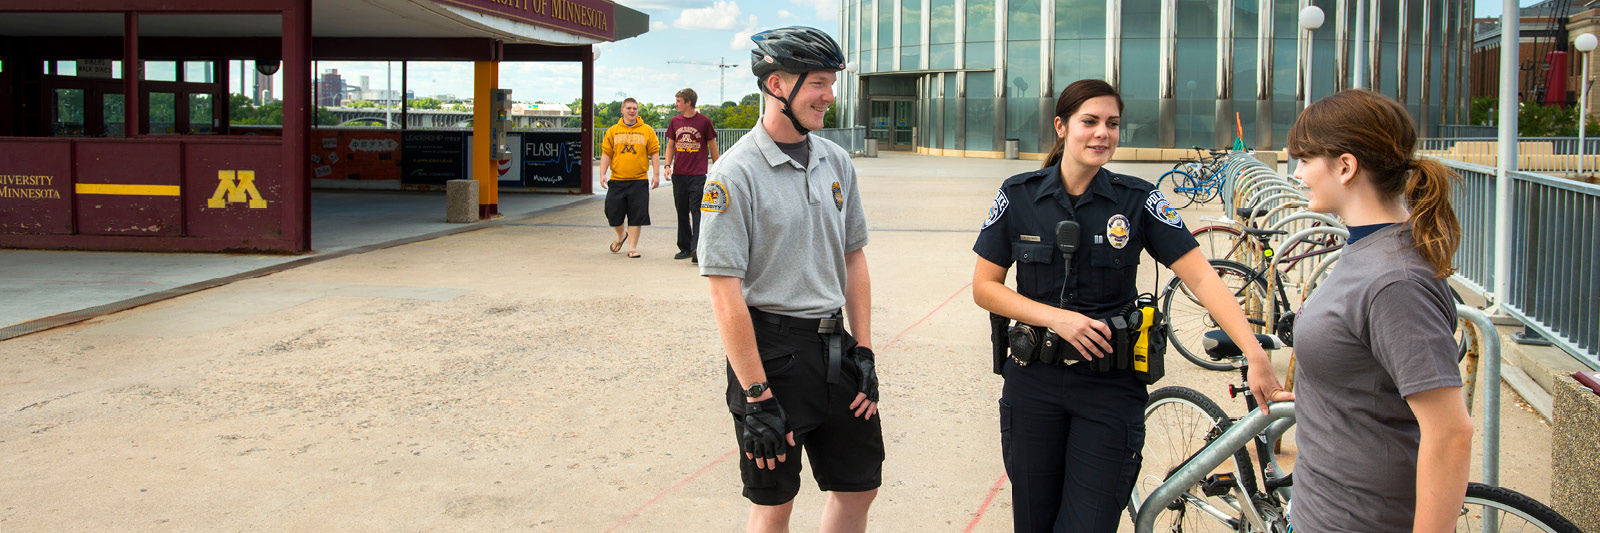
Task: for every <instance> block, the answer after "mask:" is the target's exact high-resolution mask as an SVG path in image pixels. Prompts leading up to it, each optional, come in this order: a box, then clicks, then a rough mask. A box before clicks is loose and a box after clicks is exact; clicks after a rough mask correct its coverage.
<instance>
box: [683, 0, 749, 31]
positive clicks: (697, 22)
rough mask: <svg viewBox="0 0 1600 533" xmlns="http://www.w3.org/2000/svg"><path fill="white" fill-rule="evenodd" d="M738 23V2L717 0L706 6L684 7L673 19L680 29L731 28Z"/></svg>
mask: <svg viewBox="0 0 1600 533" xmlns="http://www.w3.org/2000/svg"><path fill="white" fill-rule="evenodd" d="M738 23H739V4H736V3H733V2H729V1H726V0H718V1H717V2H716V3H714V4H711V5H709V6H706V7H701V8H695V9H685V10H683V12H682V13H680V14H679V15H678V20H676V21H673V23H672V25H673V27H676V28H678V29H680V30H731V29H733V27H734V25H736V24H738Z"/></svg>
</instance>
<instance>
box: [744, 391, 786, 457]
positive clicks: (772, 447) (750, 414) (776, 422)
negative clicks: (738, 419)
mask: <svg viewBox="0 0 1600 533" xmlns="http://www.w3.org/2000/svg"><path fill="white" fill-rule="evenodd" d="M788 434H789V416H788V415H785V414H784V413H783V406H781V405H778V399H777V398H767V399H765V400H762V401H759V402H745V404H744V432H743V433H742V434H741V435H739V443H740V444H742V445H743V446H744V451H745V452H748V453H750V454H752V455H754V456H755V458H756V459H774V458H777V457H778V456H779V455H786V454H788V453H789V440H788V438H787V437H786V436H787V435H788Z"/></svg>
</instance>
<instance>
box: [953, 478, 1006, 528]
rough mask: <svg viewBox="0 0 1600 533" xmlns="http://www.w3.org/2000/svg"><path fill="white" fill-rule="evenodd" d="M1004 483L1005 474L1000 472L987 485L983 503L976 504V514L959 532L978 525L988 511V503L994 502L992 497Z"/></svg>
mask: <svg viewBox="0 0 1600 533" xmlns="http://www.w3.org/2000/svg"><path fill="white" fill-rule="evenodd" d="M1005 483H1006V475H1005V474H1000V479H996V480H994V486H993V487H989V495H988V496H986V497H984V498H983V505H979V506H978V516H974V517H972V522H969V523H967V528H966V529H963V530H961V533H972V530H973V529H974V528H977V527H978V522H979V521H982V520H983V513H986V512H988V511H989V504H990V503H993V502H994V497H995V496H996V495H998V494H1000V487H1001V486H1003V485H1005Z"/></svg>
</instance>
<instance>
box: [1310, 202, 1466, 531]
mask: <svg viewBox="0 0 1600 533" xmlns="http://www.w3.org/2000/svg"><path fill="white" fill-rule="evenodd" d="M1321 287H1322V288H1320V289H1318V290H1317V292H1315V293H1313V294H1312V296H1311V298H1310V299H1309V300H1307V301H1306V303H1305V307H1304V308H1302V309H1301V311H1300V317H1299V319H1298V320H1296V324H1295V360H1296V367H1295V375H1294V379H1295V398H1296V401H1295V415H1296V417H1297V418H1298V422H1297V423H1296V429H1295V432H1296V437H1295V443H1296V444H1297V445H1298V446H1299V449H1300V453H1299V459H1298V460H1297V462H1296V463H1295V469H1294V487H1295V497H1294V508H1293V513H1292V515H1291V520H1292V521H1293V523H1294V528H1295V530H1304V531H1318V532H1322V531H1334V532H1339V531H1373V532H1377V531H1385V532H1387V531H1410V530H1411V526H1412V521H1413V519H1414V516H1415V512H1416V501H1417V499H1416V474H1417V446H1418V444H1419V443H1420V441H1421V436H1422V433H1421V430H1420V429H1418V427H1417V419H1416V415H1415V414H1413V413H1412V412H1411V406H1410V405H1409V404H1407V403H1406V400H1405V397H1406V396H1410V395H1412V394H1416V393H1419V392H1425V391H1430V390H1434V389H1439V388H1443V387H1459V386H1461V371H1460V369H1459V368H1458V367H1457V359H1456V341H1455V338H1454V337H1453V333H1452V331H1453V329H1454V327H1455V321H1456V312H1455V301H1454V299H1452V298H1451V297H1450V289H1449V286H1448V285H1447V284H1446V282H1445V280H1443V279H1438V278H1434V277H1433V267H1431V266H1429V265H1428V263H1427V262H1426V261H1424V260H1423V259H1422V256H1421V255H1419V254H1418V253H1417V252H1416V249H1415V244H1414V241H1413V240H1412V236H1411V230H1410V229H1409V226H1408V225H1407V224H1394V225H1391V226H1389V227H1387V228H1383V229H1381V230H1378V231H1377V232H1376V233H1373V234H1372V235H1369V236H1367V237H1365V238H1362V239H1361V240H1360V241H1358V242H1356V243H1354V244H1351V245H1349V246H1346V247H1345V248H1344V252H1343V253H1342V255H1341V257H1340V258H1339V262H1338V264H1337V265H1336V266H1335V267H1334V269H1333V272H1332V273H1331V274H1330V275H1329V276H1328V279H1327V281H1326V282H1324V284H1323V285H1322V286H1321Z"/></svg>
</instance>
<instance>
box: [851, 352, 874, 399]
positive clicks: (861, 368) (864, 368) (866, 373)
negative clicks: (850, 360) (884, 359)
mask: <svg viewBox="0 0 1600 533" xmlns="http://www.w3.org/2000/svg"><path fill="white" fill-rule="evenodd" d="M850 353H851V354H853V355H855V358H856V370H857V371H858V373H859V374H860V375H859V378H860V379H857V380H856V381H857V383H859V384H860V385H861V388H860V389H859V390H860V391H861V393H863V394H866V395H867V400H868V401H871V402H872V403H878V369H877V367H876V363H875V362H874V358H875V357H876V356H875V355H873V353H872V348H868V347H866V346H856V347H855V348H851V349H850Z"/></svg>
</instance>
